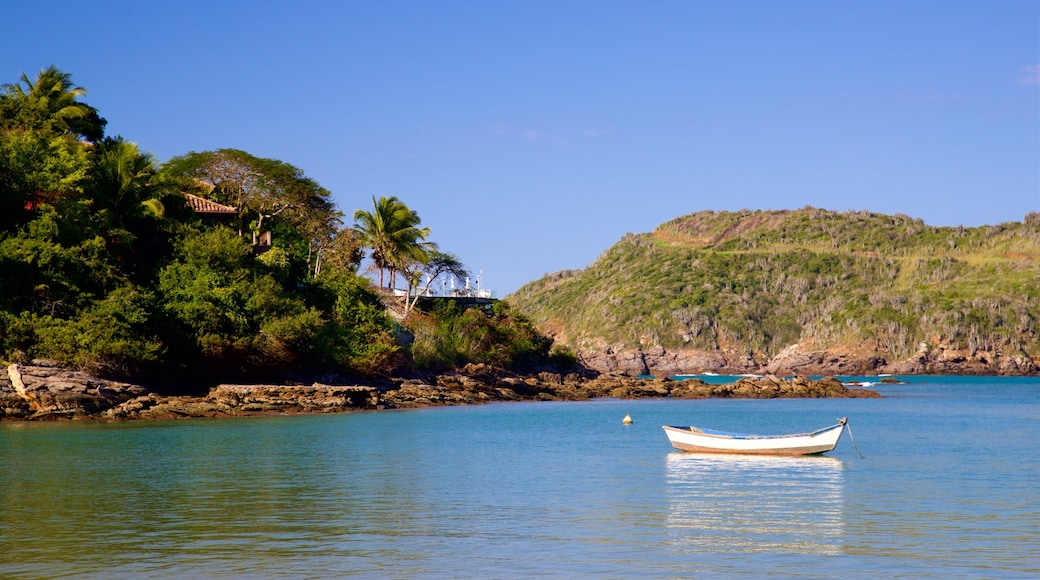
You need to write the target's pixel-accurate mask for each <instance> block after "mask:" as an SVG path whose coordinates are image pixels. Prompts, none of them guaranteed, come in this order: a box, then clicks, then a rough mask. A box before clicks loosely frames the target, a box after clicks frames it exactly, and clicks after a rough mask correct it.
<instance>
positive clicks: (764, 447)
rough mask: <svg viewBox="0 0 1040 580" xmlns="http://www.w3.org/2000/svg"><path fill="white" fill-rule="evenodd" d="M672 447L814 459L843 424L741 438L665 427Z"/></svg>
mask: <svg viewBox="0 0 1040 580" xmlns="http://www.w3.org/2000/svg"><path fill="white" fill-rule="evenodd" d="M663 428H664V432H665V434H666V435H668V440H669V441H670V442H671V444H672V447H675V448H676V449H679V450H682V451H692V452H696V453H740V454H752V455H816V454H819V453H826V452H828V451H830V450H832V449H834V447H835V446H836V445H837V444H838V440H839V439H840V438H841V434H842V432H843V431H844V430H845V422H844V420H843V421H842V422H840V423H839V424H837V425H834V426H833V427H826V428H824V429H820V430H818V431H813V432H812V433H801V434H797V435H775V436H760V435H742V434H739V433H725V432H721V431H707V430H702V429H697V428H696V427H677V426H672V425H665V426H664V427H663Z"/></svg>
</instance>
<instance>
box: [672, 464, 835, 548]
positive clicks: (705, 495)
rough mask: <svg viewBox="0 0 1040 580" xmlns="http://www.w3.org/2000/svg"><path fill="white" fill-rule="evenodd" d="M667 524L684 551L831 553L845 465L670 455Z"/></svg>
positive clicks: (833, 545) (833, 546)
mask: <svg viewBox="0 0 1040 580" xmlns="http://www.w3.org/2000/svg"><path fill="white" fill-rule="evenodd" d="M665 469H666V482H667V497H668V503H669V513H668V526H669V527H670V528H672V529H673V530H675V531H676V532H677V533H678V536H677V537H676V538H675V541H676V543H678V544H681V545H682V546H683V547H684V548H686V549H688V550H689V551H712V552H719V551H731V552H781V553H813V554H836V553H838V552H839V550H840V545H841V537H842V534H843V529H844V520H843V515H842V514H843V511H844V509H843V508H844V497H843V489H844V482H845V478H844V471H843V469H844V465H843V464H842V462H841V461H839V460H837V459H834V458H832V457H819V456H811V457H771V456H756V455H715V454H701V453H682V452H676V453H670V454H669V455H668V456H667V458H666V461H665Z"/></svg>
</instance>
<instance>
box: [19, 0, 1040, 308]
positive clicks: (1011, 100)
mask: <svg viewBox="0 0 1040 580" xmlns="http://www.w3.org/2000/svg"><path fill="white" fill-rule="evenodd" d="M51 64H54V65H57V66H58V67H59V68H60V69H62V70H65V71H68V72H71V73H72V74H73V80H74V81H75V82H76V83H77V84H79V85H82V86H84V87H86V88H87V89H88V91H89V94H88V95H87V97H86V99H85V101H86V102H88V103H89V104H91V105H93V106H95V107H97V108H98V109H99V110H100V112H101V114H102V116H104V117H105V118H107V119H108V133H109V134H110V135H117V134H118V135H122V136H124V137H125V138H127V139H128V140H131V141H134V142H136V143H138V144H139V145H140V146H141V148H142V149H143V150H145V151H148V152H150V153H152V154H154V155H155V156H156V157H157V158H158V159H159V160H160V161H165V160H166V159H169V158H170V157H172V156H175V155H182V154H184V153H187V152H188V151H205V150H212V149H219V148H225V147H231V148H237V149H243V150H245V151H248V152H249V153H252V154H253V155H257V156H260V157H271V158H276V159H281V160H283V161H286V162H288V163H291V164H293V165H295V166H297V167H300V168H301V169H303V170H304V171H305V172H306V173H307V174H308V175H309V176H310V177H312V178H314V179H315V180H317V181H318V182H319V183H321V184H322V185H323V186H324V187H326V188H327V189H329V190H330V191H332V192H333V194H334V196H335V200H336V203H337V205H338V207H339V208H340V209H341V210H342V211H343V212H344V213H346V214H347V215H348V216H350V215H352V214H353V212H354V210H355V209H358V208H365V209H368V208H370V207H371V198H372V196H380V195H395V196H397V197H399V198H400V199H401V200H402V201H404V202H405V203H406V204H408V205H409V206H410V207H412V208H413V209H415V210H416V211H417V212H418V213H419V215H420V217H421V218H422V221H423V224H424V225H426V226H428V227H430V228H431V230H432V232H433V233H432V236H431V240H432V241H435V242H437V243H438V244H439V245H440V246H441V249H442V250H445V251H448V252H452V253H454V254H456V255H458V256H459V257H460V258H461V259H462V261H463V262H464V263H465V264H467V265H468V266H469V267H470V268H471V269H472V270H474V271H475V272H476V271H480V270H483V271H484V279H483V280H484V287H485V288H490V289H493V290H496V292H497V295H498V296H504V295H506V294H508V293H509V292H512V291H514V290H516V289H517V288H518V287H520V286H521V285H522V284H524V283H526V282H529V281H531V280H534V279H536V278H538V277H540V276H542V275H543V274H545V273H549V272H553V271H556V270H561V269H568V268H584V267H585V266H587V265H589V264H590V263H592V262H593V261H594V260H595V258H596V257H597V256H598V255H599V254H600V253H601V252H602V251H603V250H605V249H607V248H608V247H609V246H611V245H612V244H613V243H614V242H616V241H617V240H619V239H620V238H621V237H622V236H623V235H624V234H625V233H626V232H647V231H651V230H652V229H653V228H654V227H656V226H657V225H659V224H660V223H662V222H665V221H668V220H669V219H672V218H674V217H678V216H681V215H685V214H687V213H692V212H695V211H700V210H705V209H712V210H739V209H742V208H748V209H796V208H800V207H804V206H806V205H812V206H816V207H822V208H825V209H830V210H838V211H842V210H849V209H855V210H859V209H866V210H870V211H876V212H882V213H889V214H895V213H904V214H908V215H911V216H913V217H919V218H922V219H923V220H924V221H925V222H926V223H928V224H931V225H959V224H963V225H968V226H975V225H984V224H995V223H1000V222H1005V221H1020V220H1021V219H1022V218H1023V217H1024V216H1025V214H1026V213H1027V212H1029V211H1040V82H1038V81H1040V2H1038V1H1037V0H1028V1H1022V0H1000V1H996V2H987V1H982V0H978V1H971V2H963V1H955V0H937V1H915V0H900V1H894V2H888V1H871V2H837V1H835V2H825V1H808V0H790V1H783V2H780V1H736V2H731V1H706V0H703V1H697V0H685V1H678V2H671V1H646V2H640V1H634V0H633V1H624V2H615V1H610V0H597V1H588V2H585V1H566V0H555V1H538V0H517V1H507V0H495V1H466V2H463V1H451V0H438V1H433V0H429V1H393V0H379V1H376V0H372V1H367V2H361V1H335V0H328V1H306V0H300V1H293V2H287V1H279V2H265V1H260V0H257V1H230V0H227V1H225V0H208V1H198V2H197V1H189V0H183V1H179V2H169V1H138V2H129V1H127V2H118V1H111V2H84V1H82V0H77V1H75V2H70V1H65V0H60V1H59V0H52V1H47V2H40V1H38V0H3V2H2V3H0V82H5V83H12V82H16V81H17V79H18V76H19V75H20V74H21V73H23V72H25V73H28V74H29V76H30V77H35V75H36V73H38V72H39V70H40V69H42V68H45V67H47V66H49V65H51Z"/></svg>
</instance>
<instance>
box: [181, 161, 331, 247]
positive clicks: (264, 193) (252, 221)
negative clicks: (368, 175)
mask: <svg viewBox="0 0 1040 580" xmlns="http://www.w3.org/2000/svg"><path fill="white" fill-rule="evenodd" d="M163 173H164V174H165V175H166V176H168V177H171V178H181V179H186V180H189V181H191V182H193V183H194V184H195V186H196V187H197V188H198V189H199V190H200V193H202V194H203V196H204V197H210V198H212V199H214V201H218V202H220V203H224V204H227V205H230V206H232V207H234V208H237V209H238V217H239V230H238V233H239V235H244V233H245V231H246V230H247V229H248V230H249V232H250V236H251V239H252V243H253V245H254V246H255V245H257V244H258V242H259V237H260V234H261V233H262V232H263V231H265V230H269V229H271V226H272V225H273V223H274V220H275V218H278V220H279V221H282V222H284V223H286V224H289V225H290V226H292V227H294V228H297V229H299V227H300V226H302V225H303V224H305V223H306V224H309V226H310V228H311V229H312V230H313V231H315V232H318V231H319V230H321V229H322V228H321V226H320V224H321V223H322V222H324V223H326V224H327V223H328V222H330V221H331V222H333V223H334V225H338V220H339V217H340V214H339V213H338V212H337V211H336V209H335V207H334V205H333V204H332V202H331V201H330V200H329V197H330V195H331V194H330V193H329V191H328V190H326V189H325V188H323V187H321V186H320V185H318V183H317V182H315V181H314V180H313V179H310V178H308V177H307V176H306V175H305V174H304V172H303V170H301V169H299V168H297V167H294V166H292V165H290V164H288V163H285V162H283V161H279V160H277V159H264V158H261V157H256V156H253V155H250V154H249V153H246V152H245V151H240V150H238V149H220V150H217V151H204V152H202V153H196V152H191V153H188V154H187V155H184V156H181V157H174V158H173V159H170V160H169V161H168V162H167V163H166V164H165V165H164V166H163Z"/></svg>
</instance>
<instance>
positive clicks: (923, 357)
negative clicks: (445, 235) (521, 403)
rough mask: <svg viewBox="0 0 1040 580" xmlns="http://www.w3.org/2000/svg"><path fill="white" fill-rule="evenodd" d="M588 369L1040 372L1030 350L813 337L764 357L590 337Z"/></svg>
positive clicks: (584, 360) (633, 372) (584, 355)
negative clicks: (906, 349) (873, 344)
mask: <svg viewBox="0 0 1040 580" xmlns="http://www.w3.org/2000/svg"><path fill="white" fill-rule="evenodd" d="M577 358H578V360H579V361H580V362H581V364H582V365H584V366H585V367H586V368H588V369H591V370H593V371H596V372H600V373H610V374H625V375H630V376H638V375H672V376H674V375H687V374H689V375H696V374H703V373H706V372H710V373H718V374H724V375H729V374H732V375H741V374H748V373H752V374H760V375H768V374H772V375H780V376H787V375H814V376H833V375H842V376H862V375H881V374H891V375H1004V376H1030V375H1037V374H1040V360H1035V359H1034V358H1033V357H1031V356H1029V355H1027V354H1025V353H1021V352H1019V353H1013V352H1009V353H1002V352H990V351H984V350H971V349H967V348H958V347H955V346H953V345H949V344H945V343H942V342H937V343H935V344H928V343H921V344H920V345H919V346H918V348H917V351H916V352H915V353H913V355H911V356H909V357H905V358H903V359H901V360H891V359H890V358H889V357H887V356H886V355H885V354H884V353H881V352H878V351H877V350H875V349H873V348H870V346H869V345H866V346H863V345H860V346H855V345H844V346H836V347H831V348H817V347H815V346H814V345H813V344H812V343H811V341H806V342H802V343H797V344H794V345H791V346H789V347H788V348H786V349H784V350H783V351H781V352H780V353H778V354H776V355H775V356H773V357H771V358H769V359H767V360H762V359H760V358H756V356H754V355H752V354H749V353H747V352H746V351H744V350H742V349H727V348H720V349H718V350H713V351H702V350H690V349H666V348H664V347H662V346H659V345H655V346H646V347H637V348H626V347H623V346H620V345H609V344H606V343H604V342H602V341H590V342H588V343H586V344H584V345H583V346H582V348H580V349H578V351H577Z"/></svg>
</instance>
